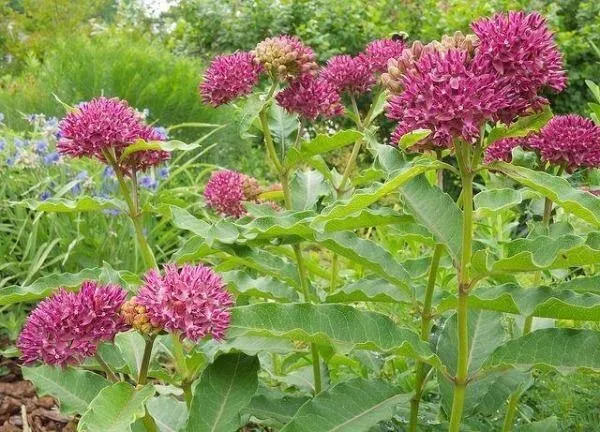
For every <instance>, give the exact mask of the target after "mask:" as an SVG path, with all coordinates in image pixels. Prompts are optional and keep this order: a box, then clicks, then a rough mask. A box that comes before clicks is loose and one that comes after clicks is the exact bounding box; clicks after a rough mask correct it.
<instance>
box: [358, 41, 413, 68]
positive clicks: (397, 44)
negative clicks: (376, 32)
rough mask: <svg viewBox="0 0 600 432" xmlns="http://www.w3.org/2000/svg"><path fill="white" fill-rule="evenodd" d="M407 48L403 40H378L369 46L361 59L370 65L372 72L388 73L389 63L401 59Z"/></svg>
mask: <svg viewBox="0 0 600 432" xmlns="http://www.w3.org/2000/svg"><path fill="white" fill-rule="evenodd" d="M405 48H406V44H405V43H404V41H403V40H400V39H398V40H397V39H378V40H374V41H373V42H371V43H369V44H368V45H367V47H366V48H365V52H364V53H363V54H361V57H363V58H364V59H365V60H366V62H367V63H368V64H369V67H370V68H371V71H373V72H375V73H383V72H385V71H387V67H388V61H389V60H390V59H397V58H400V56H401V55H402V52H403V51H404V49H405Z"/></svg>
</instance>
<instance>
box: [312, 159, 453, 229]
mask: <svg viewBox="0 0 600 432" xmlns="http://www.w3.org/2000/svg"><path fill="white" fill-rule="evenodd" d="M444 165H445V164H443V163H442V162H438V161H436V160H432V159H428V158H424V157H423V158H418V159H415V160H414V161H412V162H411V164H407V165H405V166H404V167H403V168H401V169H399V170H397V171H394V172H392V173H391V174H390V176H389V178H388V179H387V180H386V182H385V183H379V184H376V185H374V186H373V187H371V188H368V189H361V190H358V191H356V192H355V193H354V195H352V198H350V199H349V200H348V201H345V202H342V203H339V204H335V205H334V206H332V207H329V208H327V209H325V210H324V211H323V214H322V215H320V216H319V217H318V218H317V219H316V220H317V221H318V222H324V221H327V220H331V219H337V218H342V217H345V216H347V215H350V214H352V213H355V212H357V211H359V210H362V209H364V208H366V207H369V206H370V205H371V204H374V203H376V202H377V201H379V200H380V199H381V198H383V197H385V196H387V195H389V194H391V193H393V192H395V191H396V190H397V189H398V188H399V187H401V186H402V185H404V184H405V183H406V182H408V181H409V180H411V179H412V178H414V177H415V176H417V175H419V174H422V173H424V172H426V171H429V170H435V169H440V168H442V167H443V166H444Z"/></svg>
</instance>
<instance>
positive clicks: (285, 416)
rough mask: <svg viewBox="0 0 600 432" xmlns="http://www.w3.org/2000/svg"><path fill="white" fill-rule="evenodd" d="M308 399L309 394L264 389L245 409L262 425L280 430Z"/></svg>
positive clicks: (246, 412) (245, 411)
mask: <svg viewBox="0 0 600 432" xmlns="http://www.w3.org/2000/svg"><path fill="white" fill-rule="evenodd" d="M308 400H309V398H308V397H307V396H292V395H289V394H287V393H284V392H281V391H275V390H267V389H264V390H262V391H260V393H259V394H257V395H255V396H254V397H253V398H252V400H251V401H250V404H249V405H248V406H247V407H246V408H244V410H243V411H244V414H247V415H249V416H251V418H252V419H253V420H255V421H256V420H258V423H260V424H261V425H263V426H269V427H274V428H276V429H277V430H279V429H281V428H282V427H283V425H285V424H286V423H289V421H290V420H291V419H292V417H293V416H294V414H296V412H297V411H298V409H299V408H300V407H301V406H302V405H304V404H305V403H306V402H307V401H308Z"/></svg>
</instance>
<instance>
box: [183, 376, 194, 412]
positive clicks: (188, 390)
mask: <svg viewBox="0 0 600 432" xmlns="http://www.w3.org/2000/svg"><path fill="white" fill-rule="evenodd" d="M181 387H182V388H183V398H184V399H185V404H186V405H187V407H188V410H189V409H190V406H191V405H192V397H193V393H192V381H190V380H188V379H184V380H183V382H182V383H181Z"/></svg>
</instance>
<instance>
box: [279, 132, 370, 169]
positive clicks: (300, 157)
mask: <svg viewBox="0 0 600 432" xmlns="http://www.w3.org/2000/svg"><path fill="white" fill-rule="evenodd" d="M361 137H362V133H360V132H359V131H356V130H352V129H349V130H343V131H340V132H337V133H335V134H333V135H322V134H318V135H317V136H316V137H315V138H314V139H312V140H311V141H304V142H302V144H301V145H300V149H299V150H298V149H295V148H292V149H290V150H289V152H288V154H287V155H286V158H285V163H284V165H285V166H286V167H292V166H294V165H295V164H297V163H299V162H301V161H306V160H308V159H310V158H311V157H312V156H315V155H320V154H323V153H327V152H330V151H332V150H337V149H340V148H342V147H345V146H347V145H349V144H353V143H354V142H355V141H356V140H357V139H359V138H361Z"/></svg>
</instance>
